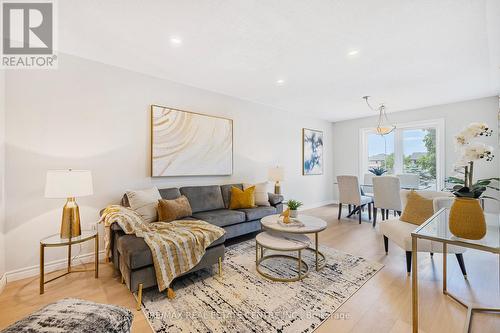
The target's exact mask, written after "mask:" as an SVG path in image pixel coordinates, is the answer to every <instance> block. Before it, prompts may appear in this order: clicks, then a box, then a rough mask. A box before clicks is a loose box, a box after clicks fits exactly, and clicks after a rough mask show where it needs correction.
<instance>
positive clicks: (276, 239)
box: [255, 231, 310, 282]
mask: <svg viewBox="0 0 500 333" xmlns="http://www.w3.org/2000/svg"><path fill="white" fill-rule="evenodd" d="M309 244H310V240H309V238H308V237H307V236H305V235H297V234H286V233H283V232H276V231H265V232H261V233H260V234H258V235H257V237H255V267H256V269H257V272H258V273H259V274H260V275H262V276H264V277H266V278H268V279H270V280H272V281H280V282H294V281H300V280H302V279H303V278H305V277H306V276H307V275H308V274H309V266H308V265H307V263H306V262H305V261H304V260H302V250H305V249H307V248H308V247H309ZM259 248H260V256H259ZM264 249H269V250H274V251H280V252H295V251H297V253H298V256H297V257H294V256H291V255H288V254H270V255H267V256H266V255H264ZM272 258H287V259H293V260H295V261H297V263H298V270H297V273H298V274H297V276H295V277H292V278H280V277H275V276H272V275H270V274H267V273H264V272H263V271H262V270H261V269H260V265H261V263H262V262H263V261H265V260H267V259H272ZM303 268H304V271H303Z"/></svg>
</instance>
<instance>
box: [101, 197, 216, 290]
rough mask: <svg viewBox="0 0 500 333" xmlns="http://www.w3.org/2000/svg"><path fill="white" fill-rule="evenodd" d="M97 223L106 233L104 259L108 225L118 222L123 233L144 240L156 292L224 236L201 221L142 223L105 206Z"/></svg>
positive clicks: (133, 215) (116, 207)
mask: <svg viewBox="0 0 500 333" xmlns="http://www.w3.org/2000/svg"><path fill="white" fill-rule="evenodd" d="M99 223H104V227H105V231H106V233H105V237H104V241H105V246H106V258H109V254H110V248H109V247H110V226H111V224H113V223H118V225H119V226H120V227H121V228H122V229H123V231H124V232H125V233H126V234H135V235H136V236H137V237H141V238H144V241H145V242H146V244H147V245H148V246H149V248H150V249H151V253H152V255H153V263H154V267H155V272H156V280H157V283H158V289H159V290H160V291H163V290H164V289H166V288H167V287H169V286H170V283H171V282H172V280H174V279H175V278H176V277H178V276H180V275H182V274H184V273H186V272H188V271H189V270H190V269H191V268H193V267H194V266H196V265H197V264H198V263H199V262H200V260H201V258H202V257H203V255H204V254H205V250H206V248H207V247H208V246H209V245H210V244H212V243H213V242H214V241H215V240H217V239H219V238H220V237H221V236H222V235H224V233H225V230H224V229H222V228H219V227H217V226H215V225H212V224H210V223H207V222H205V221H201V220H176V221H172V222H153V223H146V222H144V220H143V219H142V217H141V216H140V215H139V214H137V213H136V212H135V211H133V210H132V209H130V208H126V207H123V206H119V205H111V206H108V207H107V208H106V209H105V210H104V211H103V212H102V215H101V220H100V221H99Z"/></svg>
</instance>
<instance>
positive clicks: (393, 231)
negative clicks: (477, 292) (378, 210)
mask: <svg viewBox="0 0 500 333" xmlns="http://www.w3.org/2000/svg"><path fill="white" fill-rule="evenodd" d="M379 228H380V233H381V234H382V235H384V236H386V237H387V238H389V239H390V240H391V241H393V242H394V243H396V244H397V245H398V246H399V247H400V248H402V249H403V250H405V251H411V250H412V244H411V233H412V232H413V231H415V229H417V226H416V225H415V224H412V223H407V222H403V221H400V220H399V219H397V218H395V219H390V220H385V221H383V222H381V223H380V224H379ZM417 250H418V252H433V253H442V252H443V243H441V242H435V241H430V240H427V239H419V240H418V246H417ZM389 251H390V250H389ZM447 251H448V253H463V252H465V248H463V247H460V246H456V245H448V246H447Z"/></svg>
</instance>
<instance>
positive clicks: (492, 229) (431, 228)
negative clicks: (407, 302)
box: [411, 208, 500, 333]
mask: <svg viewBox="0 0 500 333" xmlns="http://www.w3.org/2000/svg"><path fill="white" fill-rule="evenodd" d="M485 218H486V225H487V232H486V235H485V236H484V237H483V238H482V239H480V240H470V239H464V238H459V237H456V236H454V235H453V234H452V233H451V231H450V228H449V209H448V208H443V209H441V210H439V211H438V212H437V213H436V214H434V215H433V216H432V217H431V218H430V219H429V220H427V221H426V222H424V224H422V225H421V226H419V227H418V228H417V229H416V230H415V231H413V232H412V234H411V236H412V256H413V257H412V265H413V267H412V274H413V275H412V317H413V318H412V322H413V325H412V326H413V332H414V333H417V332H418V280H417V279H418V272H417V267H418V262H417V252H418V244H417V240H418V239H427V240H431V241H434V242H440V243H442V244H443V293H444V294H445V295H448V296H449V297H451V298H452V299H454V300H455V301H457V302H458V303H459V304H461V305H463V306H464V307H466V308H467V318H466V321H465V325H464V332H469V329H470V324H471V320H472V313H473V312H474V311H478V312H479V311H487V312H500V308H489V307H482V306H480V305H478V304H470V303H467V302H465V301H463V300H461V299H460V298H458V297H456V296H454V295H453V294H451V293H450V292H449V291H448V290H447V287H446V282H447V278H446V254H447V245H448V244H450V245H458V246H462V247H466V248H472V249H476V250H480V251H485V252H491V253H494V254H497V255H499V270H500V215H499V214H485ZM499 274H500V271H499Z"/></svg>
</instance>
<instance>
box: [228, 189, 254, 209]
mask: <svg viewBox="0 0 500 333" xmlns="http://www.w3.org/2000/svg"><path fill="white" fill-rule="evenodd" d="M254 192H255V186H251V187H249V188H247V189H245V190H244V191H242V190H240V189H239V188H237V187H234V186H233V187H231V202H230V204H229V209H242V208H254V207H255V194H254Z"/></svg>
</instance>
